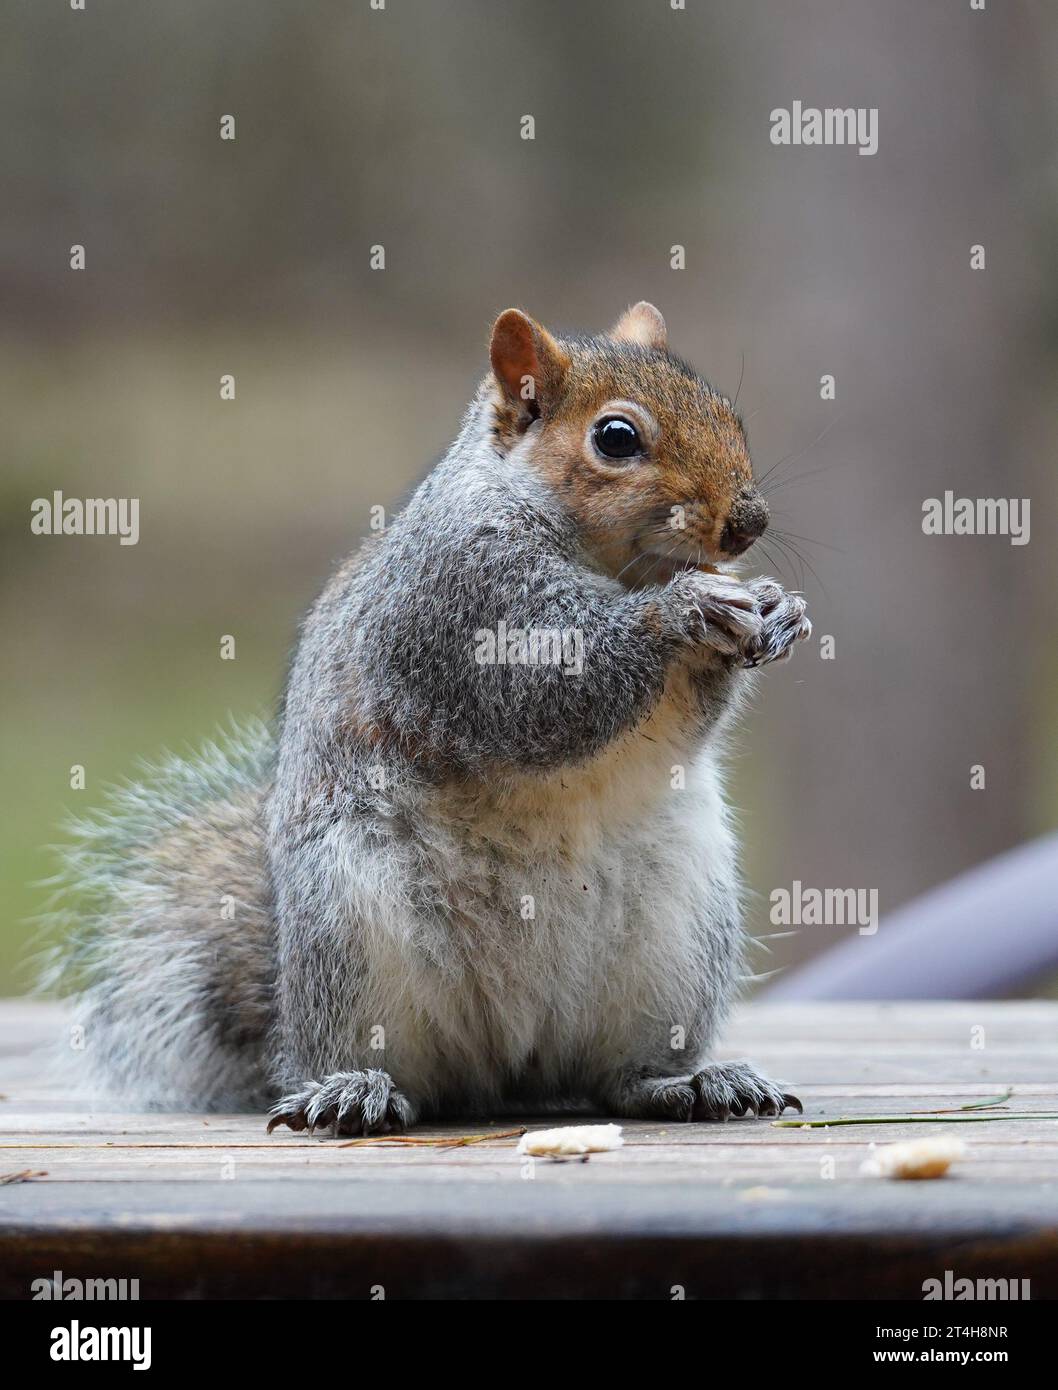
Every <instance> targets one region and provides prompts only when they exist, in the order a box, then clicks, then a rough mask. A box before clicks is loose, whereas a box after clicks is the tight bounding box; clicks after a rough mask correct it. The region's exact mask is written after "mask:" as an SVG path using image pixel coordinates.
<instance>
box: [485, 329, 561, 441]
mask: <svg viewBox="0 0 1058 1390" xmlns="http://www.w3.org/2000/svg"><path fill="white" fill-rule="evenodd" d="M489 360H490V361H491V363H492V371H493V375H494V376H495V378H496V384H497V385H498V386H499V388H500V391H501V392H502V394H503V403H504V404H505V405H506V406H507V407H508V408H509V411H510V412H511V414H512V415H513V423H516V424H517V426H518V427H519V428H521V429H525V427H526V426H527V425H528V424H530V423H531V422H532V421H533V420H535V419H536V418H537V416H538V415H539V414H540V413H541V410H542V409H546V408H547V405H548V404H549V403H550V402H551V401H553V400H554V398H555V396H556V395H557V394H558V391H559V389H560V387H561V385H562V378H563V377H564V376H565V374H566V369H567V368H568V367H569V356H568V355H567V353H566V352H565V351H564V350H563V349H562V348H561V347H560V346H559V344H558V343H557V342H556V341H555V340H554V338H552V336H551V334H550V333H549V332H548V331H547V329H546V328H544V327H542V326H541V325H540V324H539V323H537V322H536V320H535V319H531V318H530V317H529V315H528V314H523V313H522V311H521V310H520V309H505V310H504V312H503V313H502V314H501V315H500V316H499V318H498V319H497V320H496V322H495V323H494V324H493V325H492V341H491V343H490V344H489Z"/></svg>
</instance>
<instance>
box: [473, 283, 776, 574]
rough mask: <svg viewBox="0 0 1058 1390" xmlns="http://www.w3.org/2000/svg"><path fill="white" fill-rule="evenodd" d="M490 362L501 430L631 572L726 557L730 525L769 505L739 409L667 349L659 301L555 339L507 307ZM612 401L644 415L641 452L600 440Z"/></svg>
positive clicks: (595, 548)
mask: <svg viewBox="0 0 1058 1390" xmlns="http://www.w3.org/2000/svg"><path fill="white" fill-rule="evenodd" d="M492 362H493V380H494V383H495V386H496V410H497V415H496V425H497V434H498V436H499V437H500V438H501V439H502V440H503V442H504V443H505V445H506V446H507V447H515V446H518V447H520V449H521V451H522V453H523V454H524V457H525V460H526V462H527V464H528V466H530V467H532V468H534V469H536V470H537V471H538V472H539V474H540V476H541V477H542V478H543V479H544V480H545V481H546V482H547V484H548V486H549V487H550V488H552V489H553V491H554V492H555V493H556V494H557V495H558V496H559V497H561V499H562V500H563V502H565V504H566V505H567V506H568V507H569V509H570V511H571V512H572V513H573V514H574V515H575V516H576V517H577V519H578V522H579V524H580V528H581V532H582V535H583V536H584V540H585V545H586V547H587V548H588V549H589V550H590V551H591V553H592V554H593V555H594V556H595V558H596V559H597V560H598V562H599V563H600V564H601V565H602V566H603V568H604V569H606V570H608V571H609V572H610V573H612V574H615V575H616V574H619V573H621V572H622V571H624V574H623V578H624V579H625V582H628V583H636V582H651V581H655V582H656V581H658V580H664V579H666V578H667V577H669V575H670V574H671V573H672V571H673V569H675V568H680V567H683V566H685V565H698V566H702V567H706V566H708V567H712V566H714V565H716V564H718V563H721V562H723V561H724V560H725V559H726V558H728V557H727V556H725V553H724V550H723V549H722V540H723V538H724V534H725V526H727V525H728V523H729V522H730V523H731V524H732V525H734V524H735V522H736V521H737V519H738V517H739V516H741V515H742V514H743V511H744V509H745V508H746V507H748V506H750V507H755V508H757V515H758V517H759V516H761V515H762V514H763V515H764V516H765V517H766V511H764V509H763V501H762V499H760V497H759V494H758V493H757V492H756V489H755V487H754V484H753V468H752V464H751V462H750V458H749V452H748V449H747V445H746V437H745V432H744V430H743V427H742V422H741V420H740V419H739V417H738V416H737V415H736V414H735V411H734V409H733V408H732V406H731V403H730V402H729V401H728V400H727V399H726V398H725V397H723V396H721V395H720V394H719V393H718V392H716V391H714V390H713V388H712V387H711V386H709V385H708V383H706V382H705V381H703V380H702V379H701V377H699V376H698V375H697V373H696V372H694V371H693V370H692V369H691V368H690V367H688V366H687V364H686V363H685V362H682V361H681V360H680V359H679V358H678V357H675V356H673V355H672V354H670V353H669V352H668V350H667V347H666V345H665V329H664V321H663V320H662V318H661V315H660V314H659V313H658V311H657V310H656V309H655V308H653V306H652V305H648V304H638V305H636V306H635V307H634V308H632V309H630V310H628V312H627V313H626V314H624V315H623V316H622V318H621V319H620V320H619V321H618V323H617V325H616V326H615V328H614V329H613V330H612V331H611V333H610V334H608V335H606V336H600V337H594V338H591V337H589V338H578V339H565V338H563V339H555V338H553V337H552V336H551V335H550V334H548V333H547V331H546V330H545V329H543V328H541V327H540V325H539V324H536V323H534V322H533V321H532V320H531V319H528V317H527V316H525V315H523V314H520V313H519V312H518V311H517V310H508V311H507V312H506V313H505V314H503V315H501V317H500V319H499V320H497V327H496V329H495V330H494V334H493V344H492ZM527 380H528V381H529V382H530V389H531V390H532V394H531V396H530V398H529V399H528V400H526V399H525V398H524V397H525V386H524V383H525V382H526V381H527ZM515 383H518V384H519V387H520V389H519V390H517V392H516V390H515ZM534 388H535V389H534ZM611 407H612V413H614V414H617V415H620V416H622V417H623V418H626V419H628V420H629V421H630V422H631V423H633V424H634V425H635V426H636V428H637V430H638V433H639V435H640V438H641V440H642V441H643V443H644V446H645V447H644V452H643V454H642V456H639V457H635V458H632V459H629V460H625V461H612V460H607V459H605V458H602V457H601V456H600V455H599V454H598V452H597V451H596V449H595V447H594V445H593V443H592V438H591V432H592V428H593V426H594V424H595V423H596V422H597V421H598V420H599V419H600V418H601V417H603V416H605V415H606V414H609V413H611ZM637 557H641V558H640V559H638V560H637Z"/></svg>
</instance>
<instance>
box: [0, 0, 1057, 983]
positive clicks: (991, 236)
mask: <svg viewBox="0 0 1058 1390" xmlns="http://www.w3.org/2000/svg"><path fill="white" fill-rule="evenodd" d="M3 10H4V33H5V41H4V44H3V48H2V51H0V76H2V82H0V93H2V95H0V111H2V123H0V130H2V139H0V151H2V153H0V158H2V169H0V172H2V185H3V188H4V189H5V196H4V199H3V212H2V238H3V244H2V251H3V254H2V256H0V290H2V293H3V299H4V305H5V309H4V313H3V316H2V321H0V382H2V401H0V405H2V419H3V428H4V449H3V470H2V475H0V489H2V499H0V500H2V508H0V515H2V524H3V546H2V561H0V563H2V574H3V587H2V597H0V622H2V625H3V650H4V652H5V660H4V709H3V714H4V717H3V721H2V734H0V738H2V760H3V763H2V765H3V786H4V790H5V798H4V813H3V815H2V817H0V879H2V890H0V891H2V895H3V898H2V903H0V991H4V992H10V991H18V990H20V989H22V988H24V987H26V986H27V985H28V983H29V976H28V973H27V971H26V969H25V965H24V962H25V957H26V953H27V947H28V945H29V943H30V941H31V938H32V936H33V929H32V928H31V926H30V925H29V924H28V919H29V918H31V917H32V916H33V914H35V913H37V912H39V911H40V910H41V908H42V907H43V905H44V900H45V896H46V894H45V893H44V891H43V890H42V889H41V888H40V887H38V886H35V884H36V883H37V881H38V880H40V879H41V878H43V877H45V876H46V875H47V874H48V873H49V872H50V868H51V862H50V859H49V855H48V852H47V850H46V846H47V844H48V843H49V842H52V841H54V840H55V839H56V838H57V833H58V832H57V826H58V824H59V822H60V821H61V820H62V818H63V817H64V815H65V814H67V813H69V812H71V811H74V812H76V811H80V810H83V809H87V808H88V807H89V806H91V805H94V804H95V803H96V802H97V800H98V797H99V794H100V791H101V788H102V787H103V786H104V785H105V784H106V783H107V782H110V781H113V780H115V779H118V778H121V777H124V776H127V775H130V774H132V773H133V772H134V770H135V766H136V761H137V759H138V758H140V757H148V758H149V757H151V756H152V755H155V754H157V753H158V751H159V750H161V749H162V748H163V747H168V748H175V749H181V748H184V747H186V746H188V745H193V744H194V743H196V742H198V741H199V740H200V739H202V738H204V737H206V736H207V735H209V733H210V732H211V731H212V729H213V727H214V726H215V725H216V724H217V723H218V722H222V721H225V720H226V719H227V718H228V716H229V714H235V715H239V714H245V713H254V712H262V711H263V712H266V713H267V712H268V711H269V710H271V709H272V708H273V707H274V705H275V702H276V700H277V698H278V695H279V692H280V689H281V684H282V678H283V673H284V669H285V664H286V661H287V655H288V652H289V650H290V647H291V644H292V642H293V640H294V637H295V633H296V624H297V621H298V617H299V614H300V613H301V611H302V610H303V609H304V607H305V606H306V604H307V603H308V602H309V601H310V600H311V598H312V597H313V595H314V593H315V592H316V590H317V589H318V588H319V587H320V585H321V583H322V582H323V580H324V578H325V576H326V574H327V573H328V571H329V569H330V567H331V566H332V565H333V564H334V563H335V562H336V561H337V560H338V559H339V558H340V557H341V556H342V555H343V553H344V552H346V551H347V550H348V549H349V548H351V547H352V546H353V545H354V544H355V543H356V541H357V539H358V538H359V537H360V536H361V535H363V534H364V533H365V532H366V530H367V526H368V520H369V508H370V507H371V506H372V505H375V504H382V505H385V506H387V507H389V506H392V505H393V504H394V503H396V502H397V501H398V500H399V498H400V497H401V495H402V494H403V493H404V492H405V490H406V489H407V487H408V486H409V485H410V484H411V483H412V482H413V481H414V480H415V479H417V478H418V477H420V476H421V475H422V474H423V473H424V472H425V471H426V469H427V468H428V466H429V464H430V462H431V461H432V460H433V459H435V458H436V457H437V456H438V455H439V454H440V453H441V452H442V451H443V450H444V448H445V446H446V445H447V443H448V442H449V441H450V440H451V438H452V437H453V435H454V433H455V430H456V427H457V424H458V421H459V418H460V415H461V412H462V410H463V408H464V405H465V403H466V401H467V399H468V398H469V396H470V394H471V392H472V391H473V389H474V386H475V383H476V381H477V379H478V378H479V377H480V375H481V374H482V373H483V371H484V369H485V365H486V343H487V334H488V328H489V325H490V323H491V320H492V319H493V317H494V316H495V315H496V314H497V313H498V312H499V311H501V310H502V309H503V308H505V307H507V305H509V304H518V305H521V306H523V307H525V308H526V309H528V310H529V311H530V312H532V313H533V314H535V315H536V316H537V317H538V318H541V319H542V320H543V321H544V322H546V323H548V324H549V325H551V326H553V327H555V328H558V329H562V328H574V329H583V330H596V329H602V328H605V327H607V326H608V325H609V324H610V323H611V322H612V321H613V319H614V318H615V317H616V316H617V314H618V313H619V311H620V310H621V309H622V308H624V307H625V305H627V304H628V303H630V302H632V301H634V300H636V299H640V298H647V299H650V300H652V301H654V302H655V303H657V304H658V305H659V307H660V308H661V309H662V311H663V312H664V313H665V315H666V317H667V319H668V321H669V328H670V339H671V342H672V345H673V347H674V348H675V350H677V351H678V352H680V353H681V354H682V355H683V356H685V357H687V358H688V359H689V360H690V361H692V362H693V363H694V364H695V365H696V366H697V367H699V369H700V370H702V371H703V373H704V374H705V375H707V376H708V377H709V378H710V379H711V380H713V381H714V382H715V384H716V385H717V386H719V387H720V388H721V389H723V390H725V391H727V392H728V393H733V392H734V390H735V388H736V385H737V384H738V382H739V379H740V377H742V388H741V397H740V406H741V408H743V409H744V411H745V413H746V416H747V420H748V428H749V434H750V441H751V445H752V446H753V450H754V455H755V458H756V460H757V465H758V469H759V470H760V471H762V472H763V471H764V470H766V469H767V468H769V467H771V466H772V465H774V464H776V463H777V462H778V461H779V460H781V459H784V458H785V459H786V461H785V462H784V463H783V464H782V465H781V473H780V475H779V476H781V478H782V488H781V489H780V490H779V491H778V492H776V494H775V507H776V509H777V510H778V512H779V513H780V515H779V516H778V517H777V524H778V525H780V526H782V527H785V528H786V530H787V532H788V533H789V534H790V535H791V537H792V538H793V543H794V545H795V546H796V547H797V549H798V550H800V551H801V552H802V554H803V556H804V557H805V559H806V560H807V561H808V562H809V565H808V566H806V567H805V568H804V569H802V566H801V562H800V560H799V559H797V558H796V557H794V558H792V559H791V560H790V563H789V567H788V568H787V569H786V570H785V572H783V573H782V574H781V577H782V578H783V579H784V580H785V582H786V583H787V584H788V585H790V586H791V587H803V588H804V589H805V591H806V593H807V594H808V597H809V600H810V604H811V613H812V617H813V620H814V622H815V628H816V633H817V635H822V634H831V635H833V636H834V638H835V650H836V658H835V660H834V661H831V662H824V661H821V660H820V659H819V657H818V647H817V646H816V644H815V643H813V644H812V650H810V651H802V652H799V653H798V654H797V659H796V660H795V661H794V662H792V663H790V664H789V665H788V666H786V667H784V668H783V669H781V670H779V671H777V672H775V673H771V674H769V675H768V676H767V677H766V679H765V681H764V682H763V686H762V691H761V695H760V697H759V699H758V702H757V704H758V707H757V709H756V710H755V711H754V712H753V714H752V715H751V716H750V719H749V721H748V724H747V726H746V728H745V731H744V735H743V739H742V745H741V747H742V752H741V753H740V754H739V755H738V756H737V758H736V759H735V760H734V763H733V767H732V778H733V798H734V800H735V803H736V804H737V805H738V806H739V807H740V809H741V823H742V827H743V834H744V838H745V844H746V861H747V875H748V879H749V883H750V886H751V888H752V889H753V890H754V892H755V895H756V896H755V897H754V898H753V899H752V900H751V903H750V925H751V927H752V928H753V929H754V930H755V931H767V930H768V928H767V926H766V922H767V894H768V892H769V891H770V890H771V888H772V887H775V886H780V885H789V883H790V882H791V881H792V880H793V879H795V878H797V879H800V880H801V881H802V882H803V883H805V884H806V885H815V886H838V885H840V886H862V887H868V888H870V887H874V888H877V889H878V890H879V895H880V901H881V908H882V913H883V917H884V913H885V912H886V910H888V909H891V908H893V907H895V906H896V905H897V904H898V903H901V902H903V901H905V900H906V899H908V898H909V897H911V896H913V895H914V894H916V893H918V892H920V891H922V890H924V889H926V888H928V887H930V886H931V885H933V884H935V883H937V882H940V881H942V880H943V879H945V878H947V877H948V876H950V875H952V874H954V873H957V872H959V871H960V870H962V869H964V868H966V867H968V866H969V865H971V864H974V863H976V862H978V861H979V860H981V859H983V858H986V857H988V856H989V855H991V854H994V853H997V852H999V851H1001V850H1002V849H1005V848H1007V847H1008V846H1010V845H1013V844H1015V843H1017V842H1019V841H1021V840H1022V839H1025V838H1026V837H1029V836H1031V835H1033V834H1036V833H1039V832H1041V831H1043V830H1045V829H1047V828H1049V827H1051V826H1054V825H1055V824H1056V822H1058V793H1056V785H1058V783H1056V777H1055V773H1056V747H1058V727H1056V726H1058V714H1056V695H1058V645H1056V643H1055V640H1054V637H1055V630H1056V624H1055V611H1056V606H1058V605H1056V599H1055V593H1056V584H1055V580H1056V575H1055V572H1054V570H1055V559H1054V547H1053V540H1052V538H1053V534H1054V532H1053V515H1054V513H1053V508H1054V503H1055V494H1056V482H1055V470H1054V458H1055V445H1056V425H1055V419H1056V417H1055V403H1056V402H1055V395H1056V375H1055V354H1056V346H1058V331H1056V325H1058V316H1056V312H1055V310H1056V304H1058V262H1056V260H1055V257H1054V245H1055V231H1056V215H1055V214H1056V203H1058V200H1056V189H1058V177H1056V175H1058V164H1056V149H1058V146H1056V142H1055V140H1054V138H1053V136H1054V131H1055V128H1056V121H1055V114H1056V113H1055V104H1056V100H1058V13H1056V12H1055V10H1054V8H1053V6H1051V5H1048V4H1044V3H1036V4H1034V3H1028V2H1027V0H1026V2H1025V3H1009V4H1006V5H998V4H997V5H990V6H989V7H988V8H987V10H986V11H985V12H984V13H977V12H972V11H971V10H970V7H969V4H968V0H937V3H932V4H930V5H928V6H927V5H923V4H922V3H921V0H887V3H884V4H882V3H880V0H848V2H847V3H842V4H838V3H836V0H834V2H833V3H823V2H822V0H743V3H740V4H739V5H737V6H734V5H730V4H727V3H723V4H718V3H706V0H687V8H686V9H685V10H683V11H679V10H675V11H674V10H673V9H672V8H671V6H670V4H669V0H577V2H576V3H570V2H569V0H566V2H565V3H559V0H429V2H428V0H387V4H386V7H385V9H384V10H381V11H377V10H372V9H371V7H370V4H369V0H355V3H350V0H300V2H299V3H293V0H270V3H267V4H264V3H261V0H226V3H225V4H224V5H221V6H218V5H216V4H215V3H207V2H206V0H182V3H180V4H179V5H173V4H171V3H163V0H87V5H86V9H85V11H84V12H75V11H71V10H69V8H68V7H67V6H66V4H65V0H63V3H55V4H53V5H51V6H44V5H41V4H40V3H18V0H15V2H14V3H12V0H5V3H4V6H3ZM795 99H800V100H802V101H804V102H805V103H806V104H811V105H816V106H821V107H823V106H842V107H845V106H855V107H877V108H878V110H879V118H878V120H879V126H878V128H879V150H878V153H877V154H876V155H875V156H873V157H871V158H864V157H861V156H859V155H857V153H856V152H855V150H852V149H841V148H825V149H820V148H814V149H813V148H800V149H795V148H777V147H775V146H773V145H772V144H771V143H770V141H769V129H770V124H769V114H770V111H771V110H772V108H774V107H778V106H783V107H789V106H790V105H791V103H792V102H793V101H794V100H795ZM228 114H230V115H234V117H235V121H236V139H235V140H234V141H222V140H221V139H220V138H219V130H220V119H221V117H222V116H224V115H228ZM526 114H531V115H533V116H534V118H535V122H536V138H535V140H533V141H531V142H530V141H524V140H522V139H521V138H520V134H519V132H520V121H521V117H522V116H523V115H526ZM74 243H80V244H83V245H84V246H85V248H86V256H87V265H86V269H85V270H84V271H83V272H73V271H71V270H70V269H69V255H70V250H69V248H70V247H71V245H73V244H74ZM375 244H382V245H384V246H385V252H386V268H385V270H384V271H373V270H372V269H371V268H370V261H369V256H370V248H371V247H372V246H373V245H375ZM973 244H983V245H984V246H985V248H986V255H987V268H986V269H985V270H984V271H980V272H974V271H971V269H970V247H971V245H973ZM674 245H681V246H683V247H685V248H686V268H685V269H683V270H678V271H677V270H673V269H671V268H670V248H671V247H673V246H674ZM743 370H744V374H743ZM225 373H231V374H233V375H234V376H235V379H236V397H235V399H234V400H233V401H223V400H222V399H221V397H220V377H221V376H222V374H225ZM824 373H833V374H834V375H835V376H836V382H837V387H836V400H835V401H833V402H827V401H823V400H821V399H820V387H819V382H820V377H821V375H822V374H824ZM947 488H952V489H954V491H955V492H956V494H957V495H967V496H973V497H976V496H986V497H999V496H1002V497H1014V496H1016V497H1030V498H1031V499H1032V507H1033V510H1032V523H1033V531H1032V541H1031V543H1030V544H1029V545H1028V546H1025V547H1020V548H1018V547H1011V546H1010V545H1009V544H1008V543H1007V542H1006V540H1005V539H1004V538H1002V537H975V538H970V537H924V536H923V535H922V532H921V525H920V518H921V506H922V501H923V499H924V498H926V497H930V496H940V495H942V494H943V492H944V490H945V489H947ZM55 489H60V490H62V491H63V492H65V493H66V494H67V495H69V496H76V497H86V496H107V497H109V496H118V497H120V496H126V497H127V496H134V497H138V498H139V499H140V527H141V534H140V542H139V544H138V545H137V546H130V547H123V546H120V545H119V544H118V542H117V540H116V539H114V538H107V537H92V538H89V537H84V538H78V537H41V536H33V535H31V534H30V530H29V519H30V504H31V502H32V501H33V499H34V498H36V497H39V496H50V494H51V493H52V491H53V490H55ZM813 571H814V573H813ZM224 634H232V635H234V637H235V639H236V660H234V661H222V660H221V659H220V639H221V637H222V636H223V635H224ZM73 764H83V765H84V767H85V769H86V775H87V786H86V789H85V790H84V791H76V792H75V791H71V790H70V788H69V770H70V767H71V765H73ZM972 764H983V765H984V767H985V769H986V775H987V786H986V790H984V791H971V790H970V767H971V765H972ZM1002 926H1003V924H1001V923H997V924H996V928H995V929H996V930H1002ZM883 929H884V928H883ZM840 934H841V933H840V929H835V928H815V929H812V930H809V931H805V932H803V933H802V934H801V935H800V936H799V937H797V938H796V939H794V940H791V941H783V942H777V943H775V948H774V953H773V955H772V956H771V957H770V958H763V959H761V960H760V961H759V962H758V964H759V966H760V967H761V968H762V969H767V968H771V967H774V966H777V965H782V964H786V963H789V962H790V961H793V960H796V959H797V958H799V957H803V956H804V955H805V954H808V953H811V952H814V951H816V950H820V949H823V948H824V947H826V946H827V945H829V944H830V943H831V942H832V941H833V940H834V939H835V938H836V936H837V935H840ZM20 962H21V964H20Z"/></svg>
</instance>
